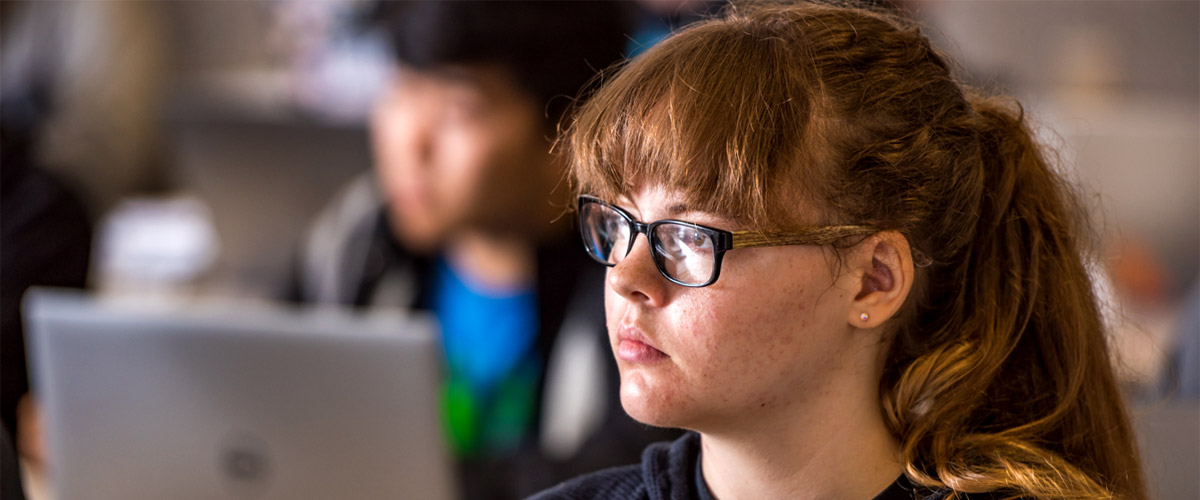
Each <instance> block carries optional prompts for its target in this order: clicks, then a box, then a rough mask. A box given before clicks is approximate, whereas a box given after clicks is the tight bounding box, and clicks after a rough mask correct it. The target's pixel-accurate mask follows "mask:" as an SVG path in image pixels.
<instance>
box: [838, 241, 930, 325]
mask: <svg viewBox="0 0 1200 500" xmlns="http://www.w3.org/2000/svg"><path fill="white" fill-rule="evenodd" d="M860 245H861V246H860V247H859V251H858V252H855V257H854V264H853V265H854V269H853V272H854V274H855V275H858V276H861V279H860V280H859V290H858V293H857V294H855V296H854V303H853V304H852V305H851V306H850V317H849V318H848V320H849V321H850V325H851V326H854V327H856V328H864V329H866V328H874V327H877V326H879V325H881V324H883V322H884V321H887V320H888V319H890V318H891V317H893V316H895V315H896V313H897V312H899V311H900V308H901V307H903V306H904V302H905V300H906V299H907V298H908V292H909V291H910V290H911V289H912V283H913V277H914V274H915V272H914V270H913V260H912V249H911V248H910V247H909V245H908V239H907V238H905V237H904V235H902V234H900V233H899V232H898V231H884V232H881V233H878V234H875V235H872V236H871V237H870V238H867V239H866V240H864V241H863V242H862V243H860Z"/></svg>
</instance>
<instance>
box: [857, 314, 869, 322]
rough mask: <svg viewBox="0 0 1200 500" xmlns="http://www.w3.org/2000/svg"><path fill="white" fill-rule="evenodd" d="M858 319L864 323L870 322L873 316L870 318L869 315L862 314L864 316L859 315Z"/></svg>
mask: <svg viewBox="0 0 1200 500" xmlns="http://www.w3.org/2000/svg"><path fill="white" fill-rule="evenodd" d="M858 319H861V320H863V321H866V320H869V319H871V316H870V315H868V314H867V313H862V314H859V315H858Z"/></svg>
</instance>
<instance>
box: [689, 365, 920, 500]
mask: <svg viewBox="0 0 1200 500" xmlns="http://www.w3.org/2000/svg"><path fill="white" fill-rule="evenodd" d="M843 389H849V388H843ZM838 392H839V391H836V390H835V391H830V392H829V394H831V396H828V397H825V398H823V400H822V401H809V402H805V403H804V404H803V408H791V409H790V410H787V409H784V410H781V411H777V412H773V414H771V415H757V414H756V415H754V416H752V417H750V416H748V417H746V418H745V419H742V421H741V422H739V423H738V424H737V425H734V426H731V428H730V429H729V430H728V432H724V431H719V432H701V447H702V448H701V449H702V452H701V466H702V468H703V471H704V479H705V481H706V483H707V484H708V487H709V490H710V491H711V492H712V494H713V496H714V497H715V498H717V499H718V500H743V499H756V500H757V499H763V500H769V499H785V498H786V499H821V500H830V499H845V500H868V499H870V498H873V497H874V496H875V495H876V494H878V493H880V492H881V491H883V490H884V489H885V488H887V486H888V485H890V484H891V483H892V482H893V481H895V480H896V478H897V477H899V476H900V473H901V472H902V471H903V466H902V464H901V463H900V461H899V456H900V448H899V443H898V442H897V441H896V440H895V438H894V437H892V435H891V433H890V432H888V430H887V427H886V425H885V424H884V422H883V415H882V414H881V411H880V409H879V403H878V401H879V399H878V397H877V394H878V393H877V390H874V389H870V390H868V393H867V394H866V395H865V397H859V398H846V397H844V396H845V395H846V393H845V392H842V393H840V395H838V396H833V394H838ZM860 392H861V391H860ZM873 395H874V396H873ZM751 422H752V423H751Z"/></svg>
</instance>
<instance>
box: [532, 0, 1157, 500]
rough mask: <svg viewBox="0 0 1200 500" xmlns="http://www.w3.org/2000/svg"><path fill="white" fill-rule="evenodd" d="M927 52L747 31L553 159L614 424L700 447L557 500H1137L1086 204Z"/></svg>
mask: <svg viewBox="0 0 1200 500" xmlns="http://www.w3.org/2000/svg"><path fill="white" fill-rule="evenodd" d="M952 64H953V63H952V62H951V61H949V60H948V59H947V58H946V57H945V56H943V55H941V54H940V53H939V52H938V51H937V50H936V49H934V48H933V47H932V46H931V44H930V42H929V40H928V39H927V38H926V37H925V36H924V35H923V34H922V32H921V29H920V27H919V26H917V25H915V23H912V22H911V21H909V20H907V19H904V18H902V17H899V16H897V15H895V14H893V13H889V12H883V11H878V10H869V9H862V8H854V7H849V6H845V5H843V4H833V3H795V4H787V3H778V2H776V3H765V4H758V5H755V4H744V5H737V6H735V8H732V9H730V10H728V11H727V13H726V14H725V15H724V16H723V17H721V18H718V19H714V20H711V21H706V22H702V23H699V24H696V25H692V26H691V27H689V28H686V29H684V30H683V31H681V32H679V33H677V34H676V35H674V36H673V37H671V38H668V39H667V40H665V41H663V42H662V43H661V44H659V45H658V46H656V47H654V48H652V49H650V50H649V51H647V52H645V53H644V54H642V55H641V56H639V57H638V58H636V59H634V60H633V61H631V62H630V63H629V64H628V65H627V66H625V67H624V68H623V69H622V70H621V71H620V72H619V73H617V74H616V75H615V76H613V77H612V78H611V79H609V80H608V81H607V82H606V83H605V84H604V85H603V86H602V87H601V88H600V90H598V91H597V92H596V93H595V95H594V96H592V97H591V98H590V99H589V100H588V101H587V103H586V104H584V105H583V107H582V108H581V109H580V110H579V111H578V112H577V113H576V114H575V115H574V119H573V123H571V124H570V128H569V132H568V133H567V134H566V135H565V139H564V143H563V145H564V147H565V149H566V151H567V154H568V155H569V156H570V157H571V173H572V177H573V179H574V185H575V189H576V191H577V192H578V193H579V195H580V196H579V198H578V206H577V216H578V220H579V223H580V228H581V232H582V237H583V240H584V242H585V249H586V251H587V253H588V254H589V255H590V256H591V257H592V258H593V259H594V260H595V261H597V262H598V263H600V264H603V265H605V266H607V269H608V270H607V279H606V286H605V306H606V316H607V322H608V333H609V338H610V346H611V349H612V350H613V352H614V354H615V356H616V358H617V360H618V366H619V370H620V374H621V402H622V404H623V406H624V408H625V410H626V411H627V412H628V413H629V414H630V415H632V416H633V417H634V418H636V419H637V420H639V421H641V422H644V423H647V424H649V425H655V426H663V427H680V428H684V429H689V430H691V431H693V432H689V433H688V434H686V435H685V436H684V437H682V438H679V439H678V440H677V441H675V442H674V443H661V444H656V445H652V446H651V447H649V448H647V450H646V452H645V454H644V455H643V460H642V463H641V465H632V466H627V467H621V468H614V469H609V470H606V471H603V472H599V473H594V474H593V475H589V476H585V477H583V478H579V479H576V480H574V481H571V482H568V483H565V484H563V485H560V486H559V487H556V488H554V489H552V490H548V491H546V492H544V493H543V494H541V495H538V496H536V497H535V498H537V499H539V500H545V499H584V498H588V499H621V500H631V499H645V498H672V499H708V498H721V499H725V500H729V499H738V498H753V499H773V498H786V499H798V498H819V499H828V498H845V499H854V498H862V499H865V498H875V499H911V498H927V499H945V498H1039V499H1062V498H1079V499H1083V498H1088V499H1109V498H1121V499H1144V498H1146V492H1145V485H1144V483H1143V475H1142V469H1141V466H1140V464H1139V459H1138V451H1137V447H1136V444H1135V442H1134V436H1133V430H1132V428H1131V425H1130V421H1129V417H1128V415H1127V410H1126V406H1125V403H1124V401H1123V397H1122V394H1121V392H1120V390H1119V386H1118V383H1117V381H1116V377H1115V375H1114V372H1113V367H1112V366H1111V364H1110V360H1109V356H1108V346H1107V341H1106V333H1105V326H1104V321H1103V318H1102V317H1101V311H1100V306H1099V305H1098V301H1097V299H1096V297H1095V295H1094V293H1095V292H1094V287H1093V284H1092V282H1091V276H1090V274H1089V271H1088V266H1087V262H1088V260H1087V259H1088V254H1089V252H1090V251H1091V245H1092V244H1093V240H1094V236H1093V235H1092V234H1091V228H1090V223H1089V221H1088V219H1087V214H1086V210H1085V207H1084V206H1083V204H1082V203H1081V201H1080V199H1079V196H1078V194H1077V193H1076V192H1075V189H1074V188H1073V187H1072V186H1071V185H1070V184H1069V183H1068V182H1067V181H1066V180H1064V178H1063V177H1062V176H1061V175H1060V174H1059V173H1058V172H1057V169H1056V168H1055V167H1054V165H1053V164H1052V163H1051V162H1050V158H1052V156H1051V155H1050V152H1049V151H1047V150H1046V149H1045V148H1044V147H1043V146H1041V145H1040V144H1038V143H1037V142H1036V140H1035V139H1034V136H1033V135H1032V133H1031V129H1030V126H1029V124H1028V123H1027V121H1026V119H1025V117H1024V114H1023V111H1022V108H1021V107H1020V105H1019V104H1018V103H1015V102H1013V101H1012V100H1010V99H1007V98H1002V97H994V96H988V95H985V94H984V93H982V92H980V91H976V90H973V89H970V88H968V87H966V86H965V85H963V84H962V83H960V81H959V80H957V79H956V77H955V75H954V74H953V73H952V71H951V68H952V67H953V66H952Z"/></svg>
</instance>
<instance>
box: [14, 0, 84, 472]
mask: <svg viewBox="0 0 1200 500" xmlns="http://www.w3.org/2000/svg"><path fill="white" fill-rule="evenodd" d="M30 7H31V6H30V5H27V4H23V3H18V2H5V4H4V10H3V13H4V17H3V21H2V22H3V24H4V30H3V33H4V38H3V39H2V40H3V43H4V45H3V46H0V49H3V53H4V54H6V55H8V54H10V52H9V49H10V48H12V47H13V43H14V41H13V40H14V39H13V38H12V37H13V35H14V33H19V31H14V29H15V28H16V27H15V26H14V22H15V21H14V20H20V19H25V18H24V17H23V16H21V15H20V14H22V13H24V11H22V9H23V8H30ZM5 62H6V63H7V64H6V65H5V68H6V69H9V70H12V71H6V72H5V73H4V77H3V80H2V81H0V242H3V248H0V419H2V420H3V423H4V430H5V432H6V433H10V434H9V435H8V436H6V439H7V442H8V443H10V444H12V445H13V446H15V447H16V449H17V450H18V451H19V452H20V455H21V456H22V457H23V458H25V459H26V460H27V461H28V462H29V463H31V464H34V465H35V466H36V465H41V462H42V461H43V460H44V450H43V445H42V439H41V433H40V432H39V431H38V429H39V425H38V424H39V421H38V411H37V406H36V404H35V403H34V400H33V398H31V396H30V394H29V376H28V371H27V364H28V363H27V360H26V358H25V344H26V343H25V330H24V323H23V321H22V318H21V299H22V297H23V296H24V294H25V292H26V291H27V290H28V289H29V288H30V287H33V286H56V287H74V288H82V287H83V286H85V284H86V280H87V276H88V265H89V260H90V255H91V236H92V223H91V219H90V216H89V213H88V210H87V207H86V206H85V204H84V203H83V201H82V200H81V197H80V196H79V195H78V194H77V192H76V190H75V189H73V187H74V186H72V185H71V184H70V183H69V182H68V181H67V180H65V179H63V178H61V177H60V176H59V175H57V174H55V173H52V172H51V171H49V170H48V169H47V168H45V165H44V164H43V163H42V162H41V161H40V160H39V157H38V155H37V151H38V148H39V147H40V146H41V145H42V139H43V136H44V133H45V131H46V126H47V123H48V121H49V120H50V117H51V116H53V115H54V111H55V105H56V101H55V100H54V99H53V97H52V96H53V92H52V89H51V83H52V81H51V80H50V79H49V77H48V75H47V74H45V73H43V72H41V71H37V70H36V69H29V68H24V69H28V71H18V70H19V69H23V68H21V67H20V66H18V65H15V64H14V63H13V60H12V59H6V61H5ZM30 63H31V64H33V63H35V61H30Z"/></svg>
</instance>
